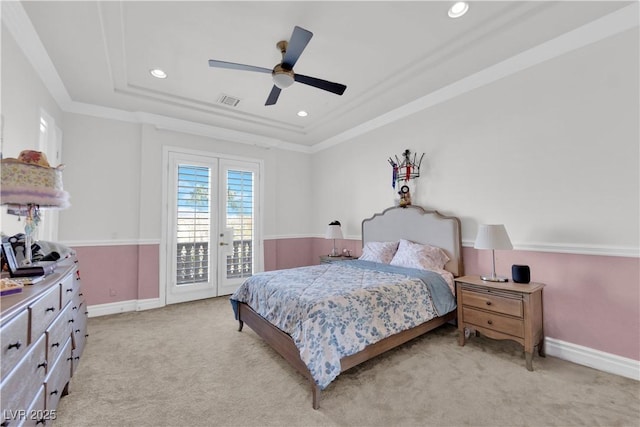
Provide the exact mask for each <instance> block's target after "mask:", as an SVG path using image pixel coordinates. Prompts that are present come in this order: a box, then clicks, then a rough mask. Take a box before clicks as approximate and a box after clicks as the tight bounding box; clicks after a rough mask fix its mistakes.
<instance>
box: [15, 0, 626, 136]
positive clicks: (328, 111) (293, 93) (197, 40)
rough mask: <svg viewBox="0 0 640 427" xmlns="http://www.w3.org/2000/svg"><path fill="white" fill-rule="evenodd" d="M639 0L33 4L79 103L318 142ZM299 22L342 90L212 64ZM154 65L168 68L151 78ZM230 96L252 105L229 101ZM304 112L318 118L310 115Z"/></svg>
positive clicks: (314, 66) (255, 52)
mask: <svg viewBox="0 0 640 427" xmlns="http://www.w3.org/2000/svg"><path fill="white" fill-rule="evenodd" d="M3 3H4V2H3ZM630 3H633V2H613V1H602V2H596V1H585V2H576V1H561V2H550V1H544V2H525V1H495V2H488V1H475V2H471V5H470V9H469V12H468V13H467V14H466V15H465V16H463V17H462V18H459V19H451V18H449V17H448V16H447V10H448V8H449V6H450V5H451V4H453V2H450V1H410V2H395V1H387V2H383V1H374V2H364V1H355V2H341V1H318V2H309V1H290V2H268V1H258V2H246V1H229V2H222V1H194V2H187V1H173V2H171V1H140V2H133V1H123V2H120V1H105V2H94V1H67V2H62V1H42V2H37V1H27V2H22V7H23V8H24V11H25V12H26V16H27V17H28V20H30V21H31V24H32V26H33V27H32V28H33V29H34V30H35V34H37V35H38V37H39V40H40V42H41V44H42V46H43V47H44V49H45V50H46V55H43V56H48V58H46V57H43V58H40V59H39V60H40V61H44V62H47V61H50V64H52V67H50V69H51V70H54V73H55V74H57V76H56V79H58V80H59V81H61V82H62V85H63V87H62V89H63V90H62V91H63V92H64V91H66V94H65V96H67V95H68V97H69V98H70V99H71V101H72V102H73V103H74V105H76V106H77V105H83V106H85V107H87V108H91V107H95V106H98V107H101V108H102V107H108V108H109V109H115V110H116V111H125V112H141V113H145V114H149V115H153V116H154V117H156V116H158V117H160V116H162V117H164V118H171V119H169V120H173V119H180V122H181V123H191V124H195V126H204V125H206V126H208V127H210V128H213V129H220V130H228V131H230V132H234V131H241V132H243V133H244V134H247V135H253V134H255V135H259V136H260V137H262V138H270V139H273V140H274V141H281V142H283V143H285V144H288V145H292V144H300V145H301V146H304V147H311V146H314V145H317V144H320V143H322V142H325V141H327V140H329V139H331V138H335V137H336V136H337V135H340V134H344V133H345V132H348V131H349V130H350V129H353V128H356V127H358V126H361V125H362V124H363V123H366V122H369V121H371V120H374V119H376V118H377V117H380V116H383V115H385V114H388V113H389V112H390V111H393V110H394V109H397V108H399V107H402V106H403V105H406V104H408V103H410V102H412V101H415V100H418V99H420V98H422V97H425V96H428V95H429V94H432V93H434V92H436V91H437V90H438V89H441V88H443V87H445V86H447V85H450V84H452V83H454V82H456V81H459V80H461V79H463V78H465V77H468V76H471V75H473V74H475V73H478V72H480V71H481V70H483V69H486V68H488V67H490V66H492V65H494V64H497V63H499V62H501V61H504V60H506V59H508V58H512V57H513V56H514V55H516V54H518V53H520V52H523V51H526V50H528V49H531V48H533V47H535V46H537V45H540V44H541V43H544V42H546V41H548V40H550V39H553V38H555V37H558V36H560V35H562V34H564V33H566V32H568V31H570V30H573V29H575V28H578V27H580V26H582V25H584V24H587V23H589V22H591V21H594V20H595V19H598V18H599V17H601V16H604V15H607V14H609V13H612V12H614V11H616V10H618V9H621V8H622V7H625V6H627V5H629V4H630ZM295 25H298V26H300V27H303V28H305V29H307V30H309V31H311V32H313V34H314V36H313V38H312V39H311V41H310V42H309V44H308V45H307V47H306V49H305V51H304V52H303V54H302V55H301V57H300V60H299V61H298V62H297V64H296V65H295V71H296V72H298V73H300V74H306V75H309V76H313V77H318V78H321V79H325V80H329V81H333V82H337V83H342V84H345V85H346V86H347V90H346V91H345V93H344V95H342V96H338V95H334V94H332V93H329V92H325V91H322V90H319V89H316V88H313V87H310V86H306V85H303V84H300V83H296V84H294V85H293V86H291V87H290V88H287V89H284V90H283V91H282V93H281V95H280V98H279V100H278V102H277V104H276V105H273V106H265V105H264V103H265V100H266V98H267V95H268V94H269V92H270V90H271V88H272V85H273V84H272V81H271V76H270V75H269V74H264V73H255V72H247V71H237V70H227V69H219V68H210V67H209V66H208V62H207V61H208V60H209V59H218V60H223V61H229V62H237V63H243V64H249V65H255V66H259V67H265V68H272V67H273V66H274V65H276V64H277V63H279V62H280V60H281V54H280V52H279V51H278V50H277V49H276V42H278V41H279V40H288V39H289V37H290V36H291V32H292V30H293V27H294V26H295ZM29 27H30V26H29ZM23 30H24V29H23ZM29 30H31V28H29V29H27V30H24V31H29ZM36 40H37V38H36ZM156 67H158V68H162V69H163V70H165V71H166V72H167V74H168V78H167V79H165V80H158V79H155V78H153V77H151V76H150V74H149V70H150V69H151V68H156ZM222 94H225V95H229V96H232V97H236V98H239V99H240V103H239V104H238V105H237V107H230V106H227V105H222V104H220V103H218V99H219V97H220V96H221V95H222ZM299 110H306V111H308V112H309V116H308V117H305V118H300V117H298V116H297V115H296V113H297V111H299ZM109 111H113V110H109Z"/></svg>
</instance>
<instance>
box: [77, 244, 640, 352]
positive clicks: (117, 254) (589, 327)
mask: <svg viewBox="0 0 640 427" xmlns="http://www.w3.org/2000/svg"><path fill="white" fill-rule="evenodd" d="M332 244H333V242H332V241H331V240H326V239H322V238H293V239H270V240H265V243H264V258H265V270H275V269H283V268H291V267H299V266H304V265H313V264H318V263H319V260H320V258H319V257H320V256H321V255H324V254H328V253H329V252H330V251H331V248H332ZM336 246H337V247H338V248H339V249H340V250H342V249H343V248H347V249H349V250H351V251H352V254H353V255H354V256H359V255H360V254H361V241H359V240H347V239H345V240H339V241H336ZM76 250H77V253H78V260H79V262H80V272H81V275H82V283H83V287H84V289H85V295H86V297H87V304H88V305H95V304H104V303H112V302H120V301H129V300H135V299H149V298H157V297H158V295H159V294H158V292H159V246H158V245H123V246H98V247H79V248H77V249H76ZM463 257H464V272H465V274H486V273H489V272H490V269H491V252H490V251H481V250H476V249H473V248H467V247H465V248H463ZM513 264H525V265H529V266H530V268H531V279H532V281H536V282H542V283H545V284H546V287H545V288H544V297H543V298H544V300H543V303H544V329H545V335H546V336H547V337H551V338H555V339H558V340H561V341H565V342H569V343H573V344H578V345H581V346H584V347H589V348H592V349H595V350H600V351H603V352H606V353H611V354H615V355H618V356H622V357H626V358H630V359H633V360H640V338H639V337H640V286H638V283H639V279H640V259H638V258H625V257H609V256H595V255H576V254H562V253H547V252H531V251H518V250H514V251H496V271H497V273H498V274H500V275H504V276H508V277H510V276H511V265H513ZM114 294H115V295H114Z"/></svg>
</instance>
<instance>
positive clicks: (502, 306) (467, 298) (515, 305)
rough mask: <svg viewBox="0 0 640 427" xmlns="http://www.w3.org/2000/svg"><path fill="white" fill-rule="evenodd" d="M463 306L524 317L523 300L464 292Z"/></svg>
mask: <svg viewBox="0 0 640 427" xmlns="http://www.w3.org/2000/svg"><path fill="white" fill-rule="evenodd" d="M462 304H463V305H467V306H471V307H477V308H481V309H483V310H489V311H493V312H495V313H504V314H508V315H510V316H515V317H522V316H523V311H522V299H515V298H505V297H501V296H497V295H492V294H491V293H478V292H472V291H466V290H462Z"/></svg>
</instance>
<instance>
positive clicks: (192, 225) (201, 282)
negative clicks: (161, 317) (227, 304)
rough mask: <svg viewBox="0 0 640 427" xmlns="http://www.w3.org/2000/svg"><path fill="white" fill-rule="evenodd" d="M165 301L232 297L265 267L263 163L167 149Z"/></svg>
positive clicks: (169, 302)
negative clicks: (261, 218)
mask: <svg viewBox="0 0 640 427" xmlns="http://www.w3.org/2000/svg"><path fill="white" fill-rule="evenodd" d="M166 158H167V164H168V165H167V166H168V168H167V171H168V173H167V179H166V180H165V182H166V183H167V185H166V186H167V190H168V191H167V192H166V193H165V194H168V195H169V196H170V197H168V200H167V221H166V224H167V229H166V231H165V233H166V236H165V238H163V241H166V243H167V244H166V245H165V247H166V258H165V259H166V268H165V271H166V273H165V274H166V280H165V282H166V302H167V304H172V303H178V302H184V301H191V300H196V299H202V298H210V297H214V296H221V295H228V294H231V293H233V292H234V291H235V290H236V289H237V287H238V286H239V285H240V284H241V283H242V282H243V281H244V280H245V279H246V278H247V277H249V276H251V275H252V274H253V273H254V272H256V271H260V270H261V269H262V265H263V263H262V248H261V242H262V240H261V239H260V238H259V233H260V228H259V223H260V220H259V213H260V206H259V201H260V197H259V195H260V191H259V190H260V166H261V165H260V163H258V162H250V161H245V160H239V159H230V158H223V157H217V156H211V155H203V154H192V153H185V152H178V151H168V152H167V153H166Z"/></svg>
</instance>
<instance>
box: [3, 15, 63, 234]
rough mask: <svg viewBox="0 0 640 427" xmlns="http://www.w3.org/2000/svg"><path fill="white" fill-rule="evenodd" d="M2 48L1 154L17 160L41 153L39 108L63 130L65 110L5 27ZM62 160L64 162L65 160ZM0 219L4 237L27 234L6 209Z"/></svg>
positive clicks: (21, 224)
mask: <svg viewBox="0 0 640 427" xmlns="http://www.w3.org/2000/svg"><path fill="white" fill-rule="evenodd" d="M1 49H2V61H1V65H2V80H1V84H0V87H1V93H2V96H1V98H2V106H1V110H0V112H1V114H2V117H3V119H4V133H3V141H2V147H0V152H2V157H3V158H7V157H17V156H18V155H19V154H20V152H21V151H22V150H28V149H31V150H38V141H39V137H40V109H41V108H42V109H44V110H45V111H46V112H47V113H49V115H50V116H51V117H53V118H54V120H55V121H56V125H58V126H60V127H62V125H63V123H62V111H61V110H60V108H59V107H58V105H57V104H56V103H55V101H54V100H53V98H52V97H51V95H50V94H49V91H48V90H47V89H46V88H45V86H44V85H43V83H42V81H41V80H40V78H39V77H38V75H37V74H36V73H35V71H34V69H33V67H32V66H31V64H30V63H29V62H28V61H27V59H26V58H25V56H24V54H23V53H22V51H21V50H20V48H19V47H18V46H17V44H16V42H15V40H14V39H13V37H12V36H11V34H9V32H8V31H7V30H6V28H5V27H4V25H2V47H1ZM63 154H64V152H63ZM62 160H63V162H64V161H65V159H64V157H63V159H62ZM53 166H57V165H53ZM63 179H64V178H63ZM45 214H46V212H45ZM0 220H1V222H0V230H2V232H4V233H5V234H7V235H13V234H16V233H22V232H24V222H23V221H20V222H18V217H16V216H13V215H7V214H6V209H2V214H1V217H0Z"/></svg>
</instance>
